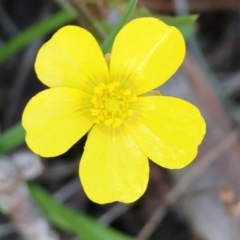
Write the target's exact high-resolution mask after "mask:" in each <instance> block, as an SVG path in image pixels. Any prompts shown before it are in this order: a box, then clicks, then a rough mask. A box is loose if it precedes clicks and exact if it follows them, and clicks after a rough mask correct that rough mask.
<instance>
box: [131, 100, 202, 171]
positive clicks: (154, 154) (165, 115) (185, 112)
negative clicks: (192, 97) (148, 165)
mask: <svg viewBox="0 0 240 240" xmlns="http://www.w3.org/2000/svg"><path fill="white" fill-rule="evenodd" d="M139 101H140V103H141V105H142V106H141V107H142V111H143V112H144V115H143V119H142V121H141V124H135V128H134V131H133V130H132V128H131V127H130V126H129V127H128V130H129V131H131V134H132V136H133V137H134V138H135V140H136V141H137V143H138V144H139V146H140V147H141V149H142V150H143V152H144V153H145V154H146V155H147V156H148V157H149V158H150V159H151V160H153V161H154V162H155V163H157V164H159V165H161V166H163V167H166V168H171V169H178V168H183V167H185V166H186V165H188V164H189V163H190V162H191V161H192V160H193V159H194V158H195V157H196V155H197V149H198V145H199V144H200V143H201V141H202V139H203V137H204V135H205V131H206V124H205V121H204V119H203V118H202V116H201V114H200V112H199V110H198V109H197V108H196V107H195V106H194V105H192V104H190V103H188V102H186V101H184V100H181V99H177V98H173V97H164V96H159V97H158V96H152V97H141V98H139Z"/></svg>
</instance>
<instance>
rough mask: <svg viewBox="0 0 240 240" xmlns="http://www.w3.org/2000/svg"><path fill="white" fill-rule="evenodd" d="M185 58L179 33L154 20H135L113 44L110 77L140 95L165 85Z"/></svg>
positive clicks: (183, 46)
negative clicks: (130, 87)
mask: <svg viewBox="0 0 240 240" xmlns="http://www.w3.org/2000/svg"><path fill="white" fill-rule="evenodd" d="M184 55H185V42H184V39H183V36H182V34H181V33H180V31H179V30H178V29H176V28H175V27H170V26H168V25H166V24H165V23H163V22H161V21H160V20H158V19H156V18H139V19H135V20H133V21H131V22H130V23H128V24H127V25H126V26H125V27H123V29H122V30H121V31H120V32H119V34H118V35H117V37H116V39H115V41H114V44H113V49H112V54H111V59H110V75H111V78H113V79H115V80H118V81H122V82H124V84H125V86H126V87H127V86H132V87H133V88H136V91H137V94H142V93H145V92H148V91H150V90H152V89H154V88H156V87H158V86H159V85H161V84H163V83H164V82H166V81H167V80H168V79H169V78H170V77H171V76H172V75H173V74H174V73H175V72H176V70H177V69H178V68H179V66H180V64H181V63H182V61H183V58H184Z"/></svg>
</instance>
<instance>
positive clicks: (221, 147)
mask: <svg viewBox="0 0 240 240" xmlns="http://www.w3.org/2000/svg"><path fill="white" fill-rule="evenodd" d="M238 134H239V128H235V129H234V130H233V131H231V132H230V133H229V134H228V135H227V136H226V137H225V138H224V139H223V140H222V141H221V142H220V143H218V144H217V145H216V146H215V147H214V148H213V149H212V150H211V151H209V152H208V153H207V154H206V155H205V156H203V157H202V158H201V159H199V160H198V162H197V163H196V164H195V165H194V166H193V167H192V169H190V170H189V172H187V173H186V174H185V175H184V176H183V177H182V179H181V180H180V181H179V182H178V184H176V185H175V186H174V187H173V188H172V190H171V191H170V192H169V193H168V194H167V196H166V198H165V204H164V205H162V204H161V205H160V206H159V207H158V208H157V209H156V211H155V213H154V214H153V215H152V216H151V218H150V219H149V220H148V222H147V223H146V224H145V225H144V226H143V228H142V230H141V231H140V232H139V234H138V235H137V239H138V240H145V239H148V237H149V236H151V234H152V233H153V232H154V230H155V229H156V228H157V226H158V225H159V223H160V222H161V220H162V219H163V218H164V216H165V215H166V212H167V210H168V207H170V206H172V205H174V204H175V203H176V202H177V200H178V199H179V198H180V197H181V195H182V194H183V192H184V191H185V190H186V189H187V187H188V186H189V185H190V184H191V183H192V181H193V180H195V179H196V178H197V177H199V176H200V175H201V174H202V173H203V172H204V171H205V170H206V169H207V168H208V167H209V166H210V165H211V164H212V163H213V162H214V161H215V160H217V159H218V157H219V156H220V155H221V154H223V153H224V152H225V151H227V150H228V149H230V148H231V147H232V146H234V145H235V144H236V143H237V142H238Z"/></svg>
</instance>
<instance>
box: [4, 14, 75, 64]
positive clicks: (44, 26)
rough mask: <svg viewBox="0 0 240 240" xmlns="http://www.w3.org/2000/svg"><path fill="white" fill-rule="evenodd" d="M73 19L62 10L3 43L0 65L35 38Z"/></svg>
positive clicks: (71, 15) (73, 17)
mask: <svg viewBox="0 0 240 240" xmlns="http://www.w3.org/2000/svg"><path fill="white" fill-rule="evenodd" d="M74 19H75V16H74V15H73V14H72V13H70V12H68V11H66V10H62V11H60V12H58V13H56V14H55V15H53V16H52V17H50V18H48V19H46V20H44V21H42V22H40V23H36V24H34V25H32V26H31V27H29V28H28V29H26V30H25V31H23V32H22V33H20V34H19V35H18V36H16V37H15V38H13V39H11V40H10V41H9V42H7V43H5V44H4V45H3V46H2V47H1V49H0V63H1V62H3V61H5V60H6V59H7V58H9V57H10V56H11V55H12V54H14V53H15V52H17V51H19V50H21V49H22V48H24V47H25V46H27V45H28V44H29V43H31V42H32V41H33V40H34V39H36V38H37V37H40V36H43V35H44V34H47V33H50V32H52V31H53V30H55V29H57V28H59V27H61V26H62V25H64V24H66V23H68V22H70V21H72V20H74Z"/></svg>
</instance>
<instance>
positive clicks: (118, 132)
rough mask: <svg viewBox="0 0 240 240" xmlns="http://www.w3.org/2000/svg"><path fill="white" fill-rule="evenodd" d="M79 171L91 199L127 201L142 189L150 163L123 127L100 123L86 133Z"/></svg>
mask: <svg viewBox="0 0 240 240" xmlns="http://www.w3.org/2000/svg"><path fill="white" fill-rule="evenodd" d="M79 174H80V178H81V181H82V185H83V188H84V191H85V192H86V194H87V195H88V197H89V198H90V199H91V200H92V201H94V202H97V203H100V204H103V203H110V202H114V201H120V202H125V203H129V202H133V201H135V200H137V199H138V198H140V196H141V195H142V194H143V193H144V192H145V189H146V187H147V183H148V175H149V166H148V160H147V157H146V156H145V154H143V152H142V151H141V150H140V148H139V147H138V146H137V144H136V143H135V141H134V139H133V138H132V137H131V136H130V135H129V134H127V133H126V131H125V129H123V128H121V127H119V128H116V129H113V128H109V127H107V126H104V125H101V124H100V125H95V126H94V127H93V129H92V130H91V132H90V134H89V136H88V140H87V142H86V146H85V151H84V153H83V156H82V159H81V162H80V169H79Z"/></svg>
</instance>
